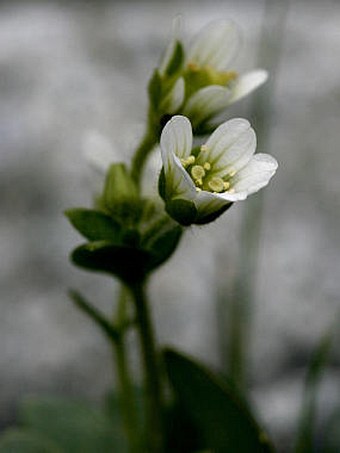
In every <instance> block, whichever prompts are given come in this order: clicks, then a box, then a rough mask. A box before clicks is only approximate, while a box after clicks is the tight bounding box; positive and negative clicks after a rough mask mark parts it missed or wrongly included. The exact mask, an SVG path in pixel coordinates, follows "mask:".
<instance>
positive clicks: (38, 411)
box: [20, 398, 127, 453]
mask: <svg viewBox="0 0 340 453" xmlns="http://www.w3.org/2000/svg"><path fill="white" fill-rule="evenodd" d="M21 419H22V422H23V423H24V424H25V425H26V426H27V427H29V428H30V429H32V430H34V431H36V432H38V433H43V434H44V436H46V437H48V438H49V439H51V440H52V441H53V442H54V443H55V444H56V445H58V447H59V448H60V449H61V451H63V453H97V452H100V453H112V452H113V451H119V452H122V453H124V452H126V451H127V449H126V444H125V441H124V439H123V437H122V433H121V432H120V429H119V427H118V426H117V425H114V424H113V423H112V422H111V420H110V419H109V418H108V417H106V416H105V415H104V414H103V413H102V412H100V411H99V410H97V409H94V408H93V407H91V406H88V405H86V404H82V403H75V402H70V401H63V400H59V399H45V400H37V399H32V398H31V399H28V400H27V401H26V402H25V403H24V404H23V406H22V408H21ZM20 453H22V452H20ZM35 453H36V452H35ZM44 453H45V452H44Z"/></svg>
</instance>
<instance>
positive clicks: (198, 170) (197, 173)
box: [191, 165, 205, 181]
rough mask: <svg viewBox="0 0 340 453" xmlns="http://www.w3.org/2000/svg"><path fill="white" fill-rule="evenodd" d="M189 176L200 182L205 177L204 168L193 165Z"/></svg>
mask: <svg viewBox="0 0 340 453" xmlns="http://www.w3.org/2000/svg"><path fill="white" fill-rule="evenodd" d="M191 176H192V177H193V178H194V179H195V180H197V181H199V180H201V181H202V178H203V177H204V176H205V171H204V168H203V167H202V166H201V165H194V166H193V167H192V169H191Z"/></svg>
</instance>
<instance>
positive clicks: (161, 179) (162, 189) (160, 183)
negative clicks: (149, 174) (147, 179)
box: [158, 167, 166, 201]
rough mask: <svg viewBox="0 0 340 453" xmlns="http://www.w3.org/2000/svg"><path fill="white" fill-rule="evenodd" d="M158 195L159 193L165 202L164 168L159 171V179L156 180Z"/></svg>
mask: <svg viewBox="0 0 340 453" xmlns="http://www.w3.org/2000/svg"><path fill="white" fill-rule="evenodd" d="M158 193H159V196H160V197H161V198H162V199H163V200H164V201H165V197H166V182H165V173H164V167H162V170H161V172H160V174H159V178H158Z"/></svg>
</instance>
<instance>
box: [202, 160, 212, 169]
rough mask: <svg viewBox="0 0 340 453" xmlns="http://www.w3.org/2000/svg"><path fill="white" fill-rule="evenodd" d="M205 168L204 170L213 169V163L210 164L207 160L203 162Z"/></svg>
mask: <svg viewBox="0 0 340 453" xmlns="http://www.w3.org/2000/svg"><path fill="white" fill-rule="evenodd" d="M203 168H204V170H207V171H209V170H210V169H211V165H210V164H209V162H205V163H204V164H203Z"/></svg>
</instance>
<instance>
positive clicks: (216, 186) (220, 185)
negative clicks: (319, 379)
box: [208, 176, 224, 192]
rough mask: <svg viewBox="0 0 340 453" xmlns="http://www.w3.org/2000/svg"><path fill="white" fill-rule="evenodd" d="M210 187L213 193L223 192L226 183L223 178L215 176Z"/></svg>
mask: <svg viewBox="0 0 340 453" xmlns="http://www.w3.org/2000/svg"><path fill="white" fill-rule="evenodd" d="M208 186H209V188H210V189H211V190H212V191H213V192H223V190H224V181H223V179H222V178H219V177H217V176H215V177H214V178H211V180H210V181H209V182H208Z"/></svg>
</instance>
